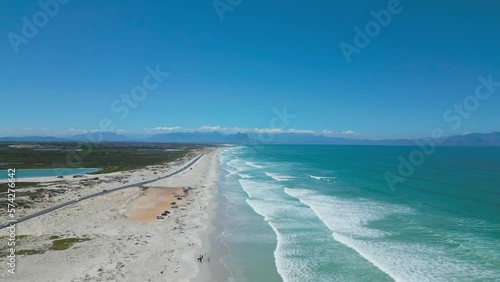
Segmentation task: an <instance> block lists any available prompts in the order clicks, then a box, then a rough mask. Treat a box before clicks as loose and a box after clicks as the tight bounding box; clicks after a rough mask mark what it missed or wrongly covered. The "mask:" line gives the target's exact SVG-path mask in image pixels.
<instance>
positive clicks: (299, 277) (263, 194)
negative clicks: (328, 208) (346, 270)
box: [239, 179, 331, 282]
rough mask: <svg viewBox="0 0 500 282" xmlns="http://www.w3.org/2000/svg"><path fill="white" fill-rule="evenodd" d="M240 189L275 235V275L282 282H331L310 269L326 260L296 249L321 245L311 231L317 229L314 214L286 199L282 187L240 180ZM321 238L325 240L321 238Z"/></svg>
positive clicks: (316, 254) (324, 275) (325, 275)
mask: <svg viewBox="0 0 500 282" xmlns="http://www.w3.org/2000/svg"><path fill="white" fill-rule="evenodd" d="M239 182H240V184H241V186H242V187H243V190H244V191H245V192H246V193H247V194H248V196H249V197H250V199H247V200H246V202H247V203H248V205H249V206H250V207H251V208H252V209H253V210H254V211H255V212H256V213H257V214H259V215H261V216H262V217H263V218H264V220H265V221H266V222H267V223H268V224H269V225H270V226H271V228H272V230H273V231H274V233H275V234H276V240H277V246H276V249H275V251H274V257H275V263H276V268H277V270H278V273H279V274H280V276H281V277H282V279H283V281H286V282H288V281H319V282H322V281H325V282H326V281H331V276H328V274H327V273H321V272H317V271H314V270H313V268H314V267H315V266H317V265H320V264H321V263H324V262H325V261H328V258H327V257H324V256H321V255H318V253H320V252H319V251H318V252H314V254H315V255H310V254H309V255H308V253H309V252H311V254H312V251H311V250H308V249H302V248H300V247H298V246H299V245H300V244H303V243H304V242H308V243H312V244H313V245H314V241H315V240H320V241H321V242H317V243H316V246H323V242H324V241H322V239H321V238H317V237H318V236H314V235H313V234H314V233H312V230H317V227H318V220H317V218H316V215H315V214H314V213H313V212H312V211H311V210H310V209H309V208H308V207H307V206H305V205H303V204H301V203H300V202H298V201H295V200H293V198H290V197H288V196H287V195H286V194H285V193H284V192H283V189H284V187H283V186H281V185H279V184H272V183H266V182H259V181H253V180H248V179H240V180H239ZM323 239H324V238H323Z"/></svg>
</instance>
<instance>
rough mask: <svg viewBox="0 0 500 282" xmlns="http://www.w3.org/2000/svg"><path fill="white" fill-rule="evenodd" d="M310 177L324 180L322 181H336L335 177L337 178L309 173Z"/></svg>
mask: <svg viewBox="0 0 500 282" xmlns="http://www.w3.org/2000/svg"><path fill="white" fill-rule="evenodd" d="M309 177H311V178H314V179H316V180H322V181H327V182H335V179H337V178H336V177H335V176H314V175H309Z"/></svg>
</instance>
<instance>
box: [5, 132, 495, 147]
mask: <svg viewBox="0 0 500 282" xmlns="http://www.w3.org/2000/svg"><path fill="white" fill-rule="evenodd" d="M101 134H102V140H101V141H104V142H156V143H198V144H222V143H231V144H235V143H240V144H241V143H250V144H252V143H265V144H269V143H272V144H331V145H400V146H401V145H410V146H411V145H415V142H417V141H420V142H425V141H430V139H429V138H427V139H426V138H424V139H386V140H369V139H347V138H338V137H328V136H324V135H314V134H296V133H276V134H273V135H272V138H268V139H266V141H265V142H264V141H260V140H259V137H258V136H257V135H256V134H248V133H236V134H224V133H220V132H171V133H159V134H156V135H152V136H149V137H145V138H137V137H132V136H126V135H120V134H117V133H114V132H99V133H94V136H100V135H101ZM89 140H90V139H89V138H88V137H87V135H85V134H78V135H73V136H68V137H50V136H49V137H47V136H25V137H3V138H0V141H16V142H69V141H89ZM434 141H439V142H436V143H437V144H436V145H441V146H500V132H492V133H471V134H466V135H453V136H449V137H447V138H442V139H439V140H434Z"/></svg>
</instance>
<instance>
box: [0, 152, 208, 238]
mask: <svg viewBox="0 0 500 282" xmlns="http://www.w3.org/2000/svg"><path fill="white" fill-rule="evenodd" d="M204 155H205V154H201V155H199V156H198V157H196V158H195V159H194V160H192V161H191V162H190V163H188V164H187V165H185V166H184V167H182V168H181V169H179V170H177V171H175V172H172V173H170V174H167V175H165V176H160V177H158V178H155V179H152V180H147V181H141V182H137V183H132V184H128V185H125V186H120V187H117V188H113V189H108V190H106V191H101V192H97V193H94V194H90V195H87V196H83V197H80V198H79V199H78V200H76V199H75V200H71V201H68V202H64V203H61V204H59V205H56V206H53V207H50V208H47V209H44V210H41V211H39V212H36V213H34V214H30V215H27V216H24V217H21V218H18V219H16V220H11V221H8V222H7V223H5V224H3V225H2V226H0V230H1V229H4V228H7V227H9V226H10V225H11V224H18V223H21V222H23V221H26V220H28V219H32V218H35V217H38V216H41V215H44V214H46V213H49V212H52V211H55V210H58V209H60V208H63V207H66V206H69V205H73V204H75V203H78V202H81V201H84V200H87V199H90V198H94V197H97V196H100V195H104V194H108V193H112V192H115V191H119V190H123V189H127V188H131V187H137V186H142V185H146V184H149V183H152V182H155V181H158V180H160V179H165V178H168V177H171V176H173V175H176V174H178V173H181V172H183V171H184V170H186V169H188V168H189V167H191V166H192V165H194V164H195V163H196V162H197V161H198V160H199V159H200V158H201V157H203V156H204Z"/></svg>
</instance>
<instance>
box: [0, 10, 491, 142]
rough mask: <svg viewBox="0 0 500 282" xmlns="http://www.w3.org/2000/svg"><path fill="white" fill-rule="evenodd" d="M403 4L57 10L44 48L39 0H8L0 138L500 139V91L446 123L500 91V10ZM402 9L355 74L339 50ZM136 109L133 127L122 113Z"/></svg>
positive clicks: (0, 48)
mask: <svg viewBox="0 0 500 282" xmlns="http://www.w3.org/2000/svg"><path fill="white" fill-rule="evenodd" d="M54 1H55V0H54ZM66 1H67V0H66ZM392 1H395V0H391V1H357V2H356V4H353V3H352V2H351V1H314V3H311V1H248V0H243V1H241V3H240V4H239V5H234V6H230V3H233V4H238V3H237V2H238V1H236V0H233V1H228V0H221V1H219V2H216V4H217V7H219V8H220V7H226V8H227V7H230V8H229V9H230V10H227V11H225V12H224V13H223V20H221V17H219V14H218V13H217V10H216V8H215V7H214V2H213V1H210V0H209V1H111V0H110V1H77V0H73V1H69V2H68V3H66V4H59V3H58V4H57V6H58V11H57V12H55V13H54V15H53V16H50V15H49V16H48V21H47V22H46V23H45V24H43V22H41V23H42V24H40V27H39V28H38V32H36V34H35V35H34V36H32V38H27V37H24V35H23V33H22V32H23V25H25V23H24V22H23V20H22V19H23V17H26V19H27V20H28V21H29V22H31V23H34V20H35V19H36V15H38V16H39V18H38V21H39V22H38V23H40V21H41V20H43V15H42V16H40V13H39V12H41V11H42V13H43V11H44V10H43V8H42V6H40V4H39V3H38V1H14V0H6V1H1V3H0V21H1V23H2V24H1V25H0V34H2V36H3V37H2V38H3V39H2V40H1V41H0V62H1V68H0V85H1V88H0V89H1V90H0V95H1V98H2V101H3V104H2V105H3V107H2V111H1V112H0V118H1V119H2V121H3V122H2V126H1V127H0V136H19V135H63V134H70V133H74V132H79V131H82V130H93V129H99V127H100V124H101V122H102V121H103V120H106V121H110V122H111V124H112V125H113V129H114V130H115V131H120V132H127V133H147V134H152V133H155V132H165V131H169V130H198V129H200V128H201V129H202V130H221V131H228V132H230V131H235V130H241V131H258V130H265V129H266V128H267V129H268V130H269V128H271V129H270V130H275V131H292V132H315V133H322V132H324V133H326V134H330V135H335V136H349V137H356V138H365V137H366V138H394V137H397V138H399V137H421V136H429V135H431V132H432V130H433V129H434V128H437V127H439V128H443V129H444V130H445V132H446V133H447V134H462V133H464V132H491V131H500V114H499V113H500V111H499V109H500V97H499V95H500V87H498V86H496V87H498V89H497V91H496V92H491V95H489V97H488V98H486V99H484V100H478V101H479V104H478V105H477V107H474V110H471V111H469V112H467V114H468V116H467V118H464V117H461V121H460V124H459V126H458V123H457V122H455V121H454V122H451V120H453V119H452V117H455V118H456V117H457V115H458V114H457V113H456V112H454V111H453V112H452V113H448V120H446V119H443V114H444V113H446V112H447V110H448V109H453V105H454V104H459V105H460V104H463V103H464V101H465V99H466V97H468V96H471V95H475V89H476V87H478V85H479V81H478V76H482V77H484V78H488V76H489V75H491V77H492V80H493V81H500V56H499V55H498V54H499V53H498V52H499V51H498V50H500V37H499V35H498V28H499V27H500V19H499V17H498V11H499V10H500V9H499V8H500V3H498V2H497V1H474V2H473V1H453V3H452V2H450V1H441V3H436V1H408V0H407V1H403V0H401V1H400V2H399V4H397V3H396V2H392ZM42 2H43V3H48V2H51V1H44V0H42ZM51 3H52V2H51ZM221 3H222V4H221ZM396 4H397V5H398V10H399V13H397V14H391V20H390V21H389V22H388V24H387V25H386V26H385V27H383V26H381V25H380V24H379V26H380V31H379V32H378V33H377V34H375V35H374V36H373V38H370V43H369V44H368V45H367V46H366V47H363V48H358V49H359V50H360V52H359V54H352V56H350V59H351V61H350V62H348V61H347V60H346V57H345V56H344V54H343V52H342V50H341V48H340V47H339V45H340V44H341V43H342V42H345V43H347V44H350V45H351V46H354V47H356V45H355V41H354V38H355V35H356V32H355V30H354V28H355V27H359V28H360V29H361V30H364V29H365V27H366V25H367V24H368V23H370V22H371V21H373V20H374V16H373V15H372V14H371V11H375V12H379V11H381V10H388V6H390V5H396ZM227 5H229V6H227ZM51 7H52V6H51ZM220 9H223V8H220ZM37 13H38V14H37ZM219 13H220V11H219ZM34 16H35V19H34ZM35 27H36V26H35ZM13 34H15V35H16V36H17V37H15V36H14V35H13ZM14 37H15V38H16V40H14V41H13V39H12V38H14ZM19 37H23V38H25V39H24V40H25V41H23V42H22V43H19V42H20V41H19ZM12 42H15V43H14V44H13V43H12ZM13 45H15V46H14V47H13ZM16 48H17V53H16ZM158 66H159V69H160V70H161V72H168V73H169V75H168V76H165V77H161V82H159V81H153V80H151V81H149V79H146V80H148V83H149V85H153V84H155V85H154V87H150V88H152V89H151V90H147V94H146V95H145V96H141V99H140V100H141V101H135V102H134V104H133V105H134V107H132V106H130V104H125V103H124V102H122V101H121V100H120V99H121V97H122V95H130V93H131V92H132V91H134V89H135V90H137V89H140V87H141V86H143V81H144V79H145V77H146V76H148V75H150V72H148V70H147V68H148V67H149V68H150V69H155V68H157V67H158ZM151 79H153V78H151ZM156 82H158V83H156ZM156 84H157V85H156ZM136 87H139V88H136ZM483 90H484V89H483ZM138 91H139V90H138ZM137 93H142V92H137ZM117 99H118V103H117V104H115V109H114V110H113V109H112V108H113V107H112V104H113V102H114V101H115V100H117ZM469 102H470V101H469ZM476 102H477V101H476ZM125 105H126V107H128V113H127V114H126V116H125V114H124V113H125V110H123V108H121V109H122V110H120V111H117V110H116V109H117V108H118V107H123V106H125ZM285 107H286V110H287V112H288V113H289V114H293V115H294V116H295V117H294V118H293V119H290V120H289V121H288V123H286V124H284V123H283V122H274V123H273V122H272V121H273V120H275V121H276V114H275V112H273V109H277V110H278V111H283V109H284V108H285ZM278 120H279V119H278ZM277 128H281V129H277Z"/></svg>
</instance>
